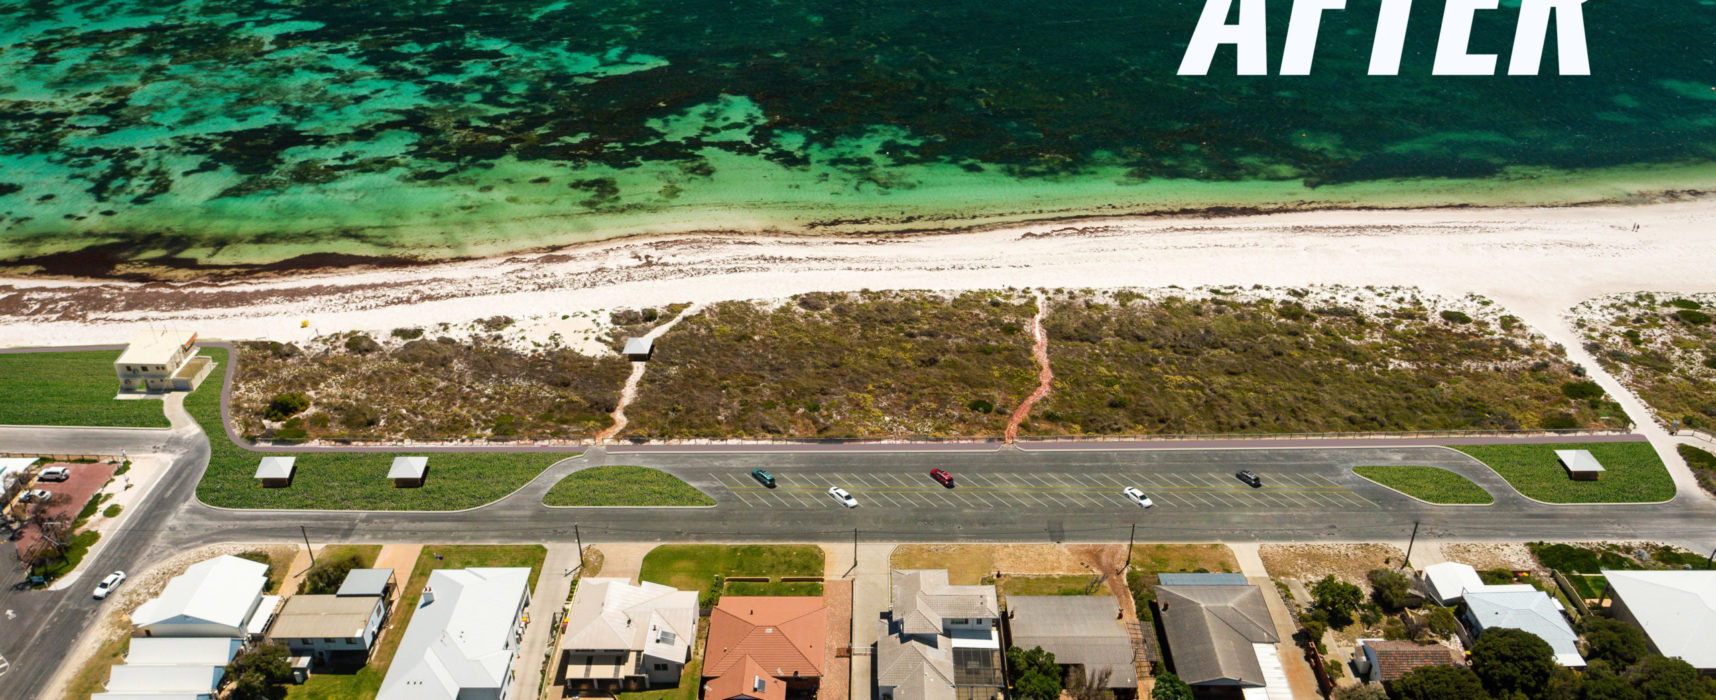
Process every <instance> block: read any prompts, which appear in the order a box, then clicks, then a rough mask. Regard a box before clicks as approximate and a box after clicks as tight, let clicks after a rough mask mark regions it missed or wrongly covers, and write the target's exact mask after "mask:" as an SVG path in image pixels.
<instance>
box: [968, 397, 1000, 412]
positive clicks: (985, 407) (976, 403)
mask: <svg viewBox="0 0 1716 700" xmlns="http://www.w3.org/2000/svg"><path fill="white" fill-rule="evenodd" d="M965 407H966V408H969V409H971V410H973V411H976V412H978V413H989V412H991V411H994V410H995V404H992V403H989V402H988V401H984V400H983V399H972V400H971V401H970V402H969V403H967V404H965Z"/></svg>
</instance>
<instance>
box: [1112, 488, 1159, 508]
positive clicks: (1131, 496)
mask: <svg viewBox="0 0 1716 700" xmlns="http://www.w3.org/2000/svg"><path fill="white" fill-rule="evenodd" d="M1121 493H1124V494H1126V500H1128V501H1131V502H1133V503H1136V504H1138V506H1139V507H1141V508H1153V507H1155V506H1156V502H1155V501H1152V500H1150V497H1149V496H1146V495H1144V492H1143V491H1139V490H1138V488H1137V487H1135V486H1128V487H1126V489H1125V490H1124V491H1121Z"/></svg>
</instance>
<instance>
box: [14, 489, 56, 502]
mask: <svg viewBox="0 0 1716 700" xmlns="http://www.w3.org/2000/svg"><path fill="white" fill-rule="evenodd" d="M53 497H54V494H53V492H52V491H43V490H41V489H30V490H28V491H25V492H24V493H22V494H19V495H18V502H19V503H37V502H40V503H47V502H48V499H50V498H53Z"/></svg>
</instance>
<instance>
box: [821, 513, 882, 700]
mask: <svg viewBox="0 0 1716 700" xmlns="http://www.w3.org/2000/svg"><path fill="white" fill-rule="evenodd" d="M831 551H839V552H845V555H844V556H843V557H842V558H841V561H840V562H838V563H836V562H835V561H834V560H833V558H832V557H831V558H830V561H829V564H830V566H829V569H830V571H829V573H828V575H829V576H842V577H843V578H846V579H850V580H851V581H852V648H853V650H854V653H853V654H852V686H851V696H850V697H851V698H852V700H870V698H871V697H872V693H873V691H874V689H875V686H874V684H873V683H874V681H873V680H872V675H873V673H874V672H875V663H876V656H875V649H876V620H877V619H878V618H879V617H880V616H881V614H882V612H883V611H885V610H887V609H888V606H889V605H890V602H891V601H889V597H890V596H891V595H892V594H891V593H890V592H889V590H888V585H889V583H888V572H889V560H890V558H892V557H893V554H894V545H891V544H861V545H858V559H857V566H852V554H851V552H852V548H851V547H850V546H844V547H834V548H832V549H831ZM841 564H844V566H841ZM835 568H838V569H839V571H834V570H833V569H835Z"/></svg>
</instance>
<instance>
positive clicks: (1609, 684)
mask: <svg viewBox="0 0 1716 700" xmlns="http://www.w3.org/2000/svg"><path fill="white" fill-rule="evenodd" d="M1569 676H1571V677H1572V682H1566V680H1567V677H1569ZM1556 680H1557V681H1562V682H1560V683H1552V684H1551V687H1550V697H1557V698H1560V697H1565V698H1577V699H1578V700H1645V697H1644V693H1642V692H1639V689H1638V688H1634V687H1633V682H1632V681H1630V680H1627V677H1626V676H1623V675H1620V674H1618V673H1615V670H1614V667H1612V666H1610V665H1609V663H1608V662H1607V661H1603V660H1602V659H1592V660H1591V663H1590V665H1588V666H1586V667H1585V672H1584V673H1581V674H1578V675H1574V674H1571V673H1569V674H1564V675H1562V676H1558V677H1557V679H1556ZM1558 686H1560V687H1558Z"/></svg>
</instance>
